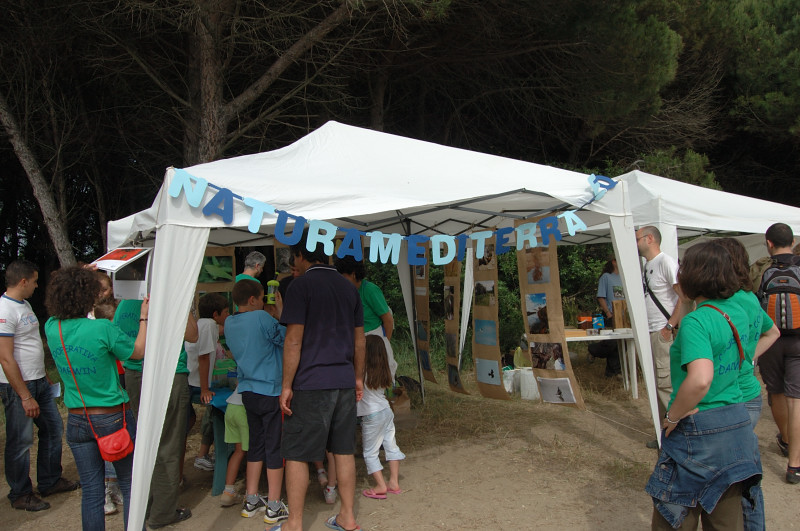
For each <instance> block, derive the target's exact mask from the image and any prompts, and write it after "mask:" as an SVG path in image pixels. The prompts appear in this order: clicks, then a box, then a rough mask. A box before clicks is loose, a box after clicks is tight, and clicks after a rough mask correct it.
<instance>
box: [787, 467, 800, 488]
mask: <svg viewBox="0 0 800 531" xmlns="http://www.w3.org/2000/svg"><path fill="white" fill-rule="evenodd" d="M786 483H791V484H792V485H797V484H798V483H800V470H798V469H797V468H792V467H787V468H786Z"/></svg>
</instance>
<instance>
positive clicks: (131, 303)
mask: <svg viewBox="0 0 800 531" xmlns="http://www.w3.org/2000/svg"><path fill="white" fill-rule="evenodd" d="M141 312H142V301H140V300H135V299H124V300H122V301H120V303H119V306H117V311H116V312H114V324H115V325H117V326H118V327H119V329H120V330H122V331H123V332H124V333H125V334H126V335H127V336H128V337H130V338H131V340H132V341H136V336H138V335H139V318H140V316H141V314H142V313H141ZM122 366H123V367H125V369H126V370H130V371H136V372H142V360H141V359H138V360H128V361H126V362H125V363H123V364H122Z"/></svg>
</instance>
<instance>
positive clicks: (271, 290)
mask: <svg viewBox="0 0 800 531" xmlns="http://www.w3.org/2000/svg"><path fill="white" fill-rule="evenodd" d="M280 285H281V283H280V282H278V273H277V272H275V278H273V279H272V280H269V281H267V304H275V294H276V293H277V292H278V286H280Z"/></svg>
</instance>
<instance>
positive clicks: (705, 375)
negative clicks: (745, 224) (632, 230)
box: [645, 242, 775, 530]
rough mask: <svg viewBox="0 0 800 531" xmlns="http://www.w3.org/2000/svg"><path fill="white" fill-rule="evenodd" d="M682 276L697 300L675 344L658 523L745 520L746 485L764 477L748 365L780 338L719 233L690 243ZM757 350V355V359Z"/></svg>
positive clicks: (677, 525) (657, 479) (729, 525)
mask: <svg viewBox="0 0 800 531" xmlns="http://www.w3.org/2000/svg"><path fill="white" fill-rule="evenodd" d="M678 284H679V285H680V287H681V290H682V291H683V293H684V295H686V297H688V298H689V299H691V300H694V301H695V303H697V309H696V310H695V311H693V312H691V313H689V314H687V315H686V316H685V317H684V318H683V319H682V320H681V326H680V330H679V331H678V335H677V337H676V338H675V342H674V344H673V345H672V348H671V349H670V374H671V378H672V388H673V389H674V391H673V393H672V397H671V399H670V403H669V407H668V409H667V413H666V415H665V417H664V420H663V421H662V428H663V432H662V438H661V454H660V455H659V458H658V462H657V463H656V466H655V469H654V471H653V474H652V475H651V476H650V480H649V481H648V483H647V487H646V488H645V490H646V491H647V493H648V494H650V496H652V498H653V505H654V510H653V520H652V529H665V530H666V529H697V524H698V520H700V519H702V521H703V528H704V529H742V527H743V525H744V522H743V513H742V509H743V508H742V494H743V493H748V492H750V489H751V488H752V487H754V486H756V485H757V484H758V482H759V481H760V480H761V462H760V459H759V458H758V448H757V445H758V442H757V440H756V438H755V437H754V436H753V429H752V428H751V422H750V415H749V414H748V411H747V409H746V408H745V405H744V403H743V393H742V389H741V388H740V369H741V368H742V367H743V365H742V364H743V362H744V361H745V359H746V357H747V355H746V354H745V353H746V352H747V353H752V356H754V357H758V355H760V354H761V353H762V352H764V350H766V349H767V348H768V347H769V346H770V345H771V344H772V343H773V342H774V341H775V337H774V335H773V334H770V330H772V328H773V326H774V325H773V323H772V321H771V320H770V319H769V316H767V314H766V313H765V312H764V310H762V309H761V306H760V305H759V304H758V301H757V300H756V299H755V298H753V297H741V296H739V295H737V293H738V292H740V290H741V287H742V283H741V279H740V276H739V275H738V274H737V271H736V270H735V269H734V265H733V260H732V259H731V255H730V253H729V252H728V251H727V250H726V248H725V247H723V245H721V244H720V243H718V242H708V243H704V244H698V245H695V246H693V247H690V248H689V250H688V251H686V254H685V255H684V257H683V260H682V262H681V264H680V269H679V270H678ZM751 359H752V358H751Z"/></svg>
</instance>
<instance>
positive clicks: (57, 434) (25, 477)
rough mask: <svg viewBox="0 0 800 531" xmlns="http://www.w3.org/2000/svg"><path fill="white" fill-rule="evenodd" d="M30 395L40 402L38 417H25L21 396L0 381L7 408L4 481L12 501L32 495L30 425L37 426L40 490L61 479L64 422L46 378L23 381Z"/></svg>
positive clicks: (0, 396)
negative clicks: (8, 488)
mask: <svg viewBox="0 0 800 531" xmlns="http://www.w3.org/2000/svg"><path fill="white" fill-rule="evenodd" d="M25 385H26V386H27V387H28V391H30V393H31V395H33V398H34V399H35V400H36V402H38V403H39V416H38V417H36V418H35V419H32V418H30V417H27V416H25V410H24V409H23V408H22V399H21V398H20V396H19V395H18V394H17V392H16V391H14V389H13V388H12V387H11V385H10V384H7V383H0V398H2V400H3V405H4V406H5V410H6V449H5V469H6V481H8V486H9V487H10V488H11V491H10V492H9V493H8V499H9V500H11V501H12V502H13V501H14V500H16V499H18V498H21V497H23V496H26V495H28V494H31V493H32V492H33V485H32V483H31V478H30V475H29V474H30V468H31V452H30V449H31V446H32V445H33V425H34V424H35V425H36V427H37V428H39V453H38V455H37V457H36V479H37V481H38V483H39V490H44V491H47V490H49V489H50V488H52V487H53V486H55V484H56V483H57V482H58V480H59V478H61V434H62V433H64V423H63V421H62V420H61V415H60V414H59V412H58V408H57V407H56V403H55V400H54V399H53V395H52V392H51V391H50V383H49V382H48V381H47V378H39V379H38V380H31V381H29V382H25Z"/></svg>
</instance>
